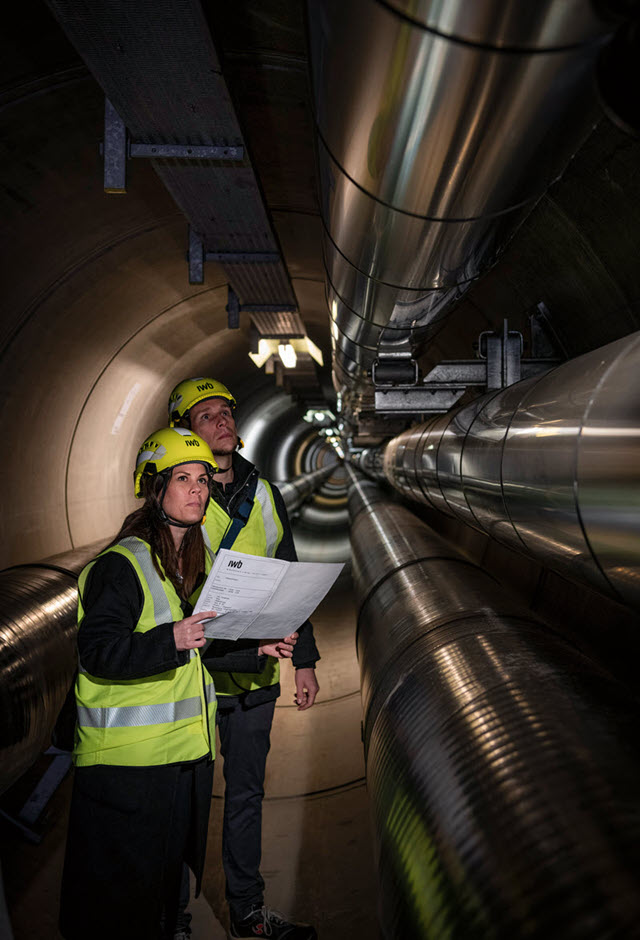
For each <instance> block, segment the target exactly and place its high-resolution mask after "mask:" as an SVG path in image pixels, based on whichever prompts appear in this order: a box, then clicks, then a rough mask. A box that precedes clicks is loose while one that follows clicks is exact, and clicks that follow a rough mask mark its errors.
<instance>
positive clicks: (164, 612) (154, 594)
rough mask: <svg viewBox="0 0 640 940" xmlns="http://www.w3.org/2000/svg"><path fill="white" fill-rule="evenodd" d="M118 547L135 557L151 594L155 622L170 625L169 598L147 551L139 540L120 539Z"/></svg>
mask: <svg viewBox="0 0 640 940" xmlns="http://www.w3.org/2000/svg"><path fill="white" fill-rule="evenodd" d="M118 545H121V546H122V547H123V548H126V549H127V551H129V552H131V554H132V555H135V559H136V561H137V562H138V564H139V565H140V568H141V570H142V573H143V575H144V579H145V581H146V582H147V587H148V588H149V593H150V594H151V599H152V600H153V616H154V619H155V622H156V623H171V622H172V621H173V614H172V613H171V607H170V605H169V598H168V597H167V595H166V593H165V591H164V589H163V587H162V581H161V580H160V578H159V577H158V572H157V571H156V569H155V567H154V564H153V560H152V558H151V555H150V554H149V550H148V549H147V548H145V546H144V544H143V543H142V542H141V541H140V539H136V538H132V537H129V538H126V539H122V541H120V542H118Z"/></svg>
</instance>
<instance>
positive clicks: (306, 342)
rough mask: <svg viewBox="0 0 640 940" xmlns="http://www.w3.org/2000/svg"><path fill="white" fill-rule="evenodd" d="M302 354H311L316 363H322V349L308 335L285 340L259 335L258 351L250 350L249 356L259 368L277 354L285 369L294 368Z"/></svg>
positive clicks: (267, 363)
mask: <svg viewBox="0 0 640 940" xmlns="http://www.w3.org/2000/svg"><path fill="white" fill-rule="evenodd" d="M303 354H306V355H309V356H311V358H312V359H314V360H315V361H316V362H317V363H318V365H321V366H322V365H324V358H323V356H322V351H321V350H320V349H318V347H317V346H316V344H315V343H314V342H313V340H310V339H309V337H308V336H300V337H297V338H295V339H287V341H286V342H283V340H282V339H277V338H273V337H272V338H270V339H266V338H265V337H261V339H260V340H259V342H258V352H257V353H254V352H250V353H249V358H250V359H251V361H252V362H253V363H254V364H255V365H256V366H257V367H258V369H261V368H262V367H263V366H265V365H266V366H268V365H269V360H270V359H271V358H272V357H273V356H279V358H280V359H281V361H282V364H283V366H284V367H285V369H295V367H296V364H297V361H298V356H300V355H303ZM271 371H273V369H271Z"/></svg>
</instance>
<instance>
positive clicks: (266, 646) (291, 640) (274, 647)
mask: <svg viewBox="0 0 640 940" xmlns="http://www.w3.org/2000/svg"><path fill="white" fill-rule="evenodd" d="M297 642H298V634H297V633H292V634H291V636H286V637H285V638H284V640H264V641H263V642H262V643H260V645H259V647H258V651H259V653H260V655H261V656H273V657H274V658H275V659H291V657H292V656H293V647H294V646H295V645H296V643H297Z"/></svg>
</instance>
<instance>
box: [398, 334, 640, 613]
mask: <svg viewBox="0 0 640 940" xmlns="http://www.w3.org/2000/svg"><path fill="white" fill-rule="evenodd" d="M383 467H384V475H385V477H386V479H387V480H388V482H389V483H390V484H391V485H392V486H393V487H394V488H395V489H397V490H398V491H399V492H401V493H403V494H404V495H405V496H407V497H409V498H410V499H414V500H417V501H419V502H423V503H426V504H427V505H429V506H432V507H433V508H434V509H438V510H440V511H442V512H446V513H448V514H450V515H454V516H457V517H458V518H460V519H461V520H462V521H463V522H466V523H467V524H469V525H472V526H474V527H475V528H477V529H480V530H481V531H483V532H486V533H487V534H488V535H490V536H491V537H493V538H495V539H498V540H499V541H501V542H503V543H505V544H507V545H509V546H510V547H511V548H514V549H516V550H518V551H521V552H524V553H526V554H529V555H532V556H533V557H535V558H537V559H538V560H540V561H541V562H542V563H543V564H545V565H547V566H548V567H550V568H553V569H556V570H558V571H560V572H562V573H563V574H565V575H567V576H569V577H571V578H572V579H574V580H577V581H583V582H587V583H589V584H591V585H593V586H594V587H595V588H596V589H598V590H600V591H602V592H604V593H607V594H609V595H611V596H613V597H615V598H616V600H619V601H621V602H622V603H625V604H628V605H630V606H633V607H636V608H638V607H640V498H639V496H638V494H639V493H640V333H634V334H632V335H631V336H627V337H624V338H623V339H620V340H617V341H616V342H615V343H610V344H609V345H608V346H604V347H603V348H602V349H598V350H594V351H593V352H591V353H587V354H586V355H584V356H580V357H578V358H577V359H574V360H571V361H570V362H567V363H564V364H563V365H561V366H559V367H558V368H557V369H554V370H553V371H552V372H548V373H547V374H545V375H543V376H542V377H536V378H534V379H527V380H525V381H524V382H519V383H517V384H515V385H512V386H509V387H508V388H506V389H503V390H502V391H499V392H492V393H490V394H488V395H485V396H482V397H481V398H478V399H476V400H475V401H473V402H472V403H471V404H469V405H465V406H463V407H461V408H458V409H457V410H456V411H455V412H453V413H449V414H447V415H443V416H438V417H437V418H435V419H433V420H432V421H430V422H427V423H425V424H421V425H417V426H415V427H413V428H410V429H409V430H408V431H405V432H403V433H402V434H400V435H398V436H397V437H395V438H393V440H391V441H390V442H389V443H388V444H387V446H386V448H385V453H384V460H383Z"/></svg>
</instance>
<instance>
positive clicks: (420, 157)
mask: <svg viewBox="0 0 640 940" xmlns="http://www.w3.org/2000/svg"><path fill="white" fill-rule="evenodd" d="M308 20H309V35H310V55H311V65H312V80H313V93H314V100H315V110H316V122H317V135H318V157H319V170H320V187H321V209H322V219H323V223H324V261H325V268H326V284H327V299H328V305H329V310H330V315H331V320H332V341H333V348H334V353H335V355H334V382H335V384H336V387H337V388H338V389H342V388H343V387H346V388H347V389H353V388H355V387H357V386H358V385H359V386H360V388H361V389H363V390H366V389H367V388H368V387H369V383H368V381H367V379H366V372H367V370H368V369H369V368H370V366H371V363H372V361H373V360H374V359H375V358H376V355H377V351H378V347H379V345H380V344H381V343H382V344H384V345H386V344H389V345H391V346H393V344H394V337H395V341H397V342H398V343H399V344H401V345H403V344H406V342H407V339H409V340H410V341H411V342H412V343H415V341H416V339H418V340H421V339H424V338H425V337H427V336H428V335H429V334H430V332H431V330H432V328H433V325H434V324H435V323H436V322H437V321H439V320H440V319H442V317H443V316H445V315H446V313H448V310H449V309H450V305H451V303H452V302H453V301H454V300H455V299H457V298H458V297H460V296H461V295H462V293H463V292H464V291H465V290H466V289H467V288H468V287H469V286H470V284H471V283H472V282H473V280H474V279H476V278H478V277H479V276H480V275H481V274H482V273H483V272H484V271H486V270H487V269H488V268H489V267H490V266H491V265H492V264H493V262H494V261H495V259H496V256H497V254H498V253H499V251H500V249H501V247H502V246H503V245H504V244H505V242H506V241H507V239H508V238H509V237H510V236H511V235H512V234H513V232H514V231H515V229H516V228H517V226H518V225H520V223H521V222H522V221H523V219H524V218H525V217H526V216H527V215H528V213H529V212H530V211H531V209H532V208H533V206H534V205H535V203H536V202H537V200H538V199H539V198H540V196H541V195H542V194H543V193H544V192H545V190H546V189H547V188H548V186H549V185H550V184H551V183H552V182H553V181H554V180H555V179H556V178H557V177H558V176H559V175H560V174H561V173H562V172H563V170H564V169H565V167H566V165H567V163H568V162H569V160H570V158H571V156H572V154H573V153H574V152H575V151H576V149H577V148H578V147H579V145H580V144H581V143H582V141H583V140H584V138H585V136H586V135H587V133H588V132H589V129H590V128H591V126H592V125H593V124H594V123H595V120H596V119H597V115H598V109H597V105H596V96H595V88H594V80H593V67H594V63H595V60H596V58H597V56H598V52H599V50H600V48H601V46H602V44H603V42H604V41H606V38H607V37H608V36H609V35H611V33H612V30H613V24H612V22H611V21H606V20H605V19H602V18H600V17H599V16H598V14H597V12H596V5H595V4H593V3H592V2H590V0H541V2H537V3H535V4H531V3H520V2H518V0H507V2H505V0H474V2H473V3H469V2H468V0H448V2H447V3H441V2H435V0H421V2H419V3H414V2H409V0H392V2H385V3H382V2H379V0H348V2H345V0H325V2H324V3H314V2H311V0H309V3H308Z"/></svg>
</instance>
